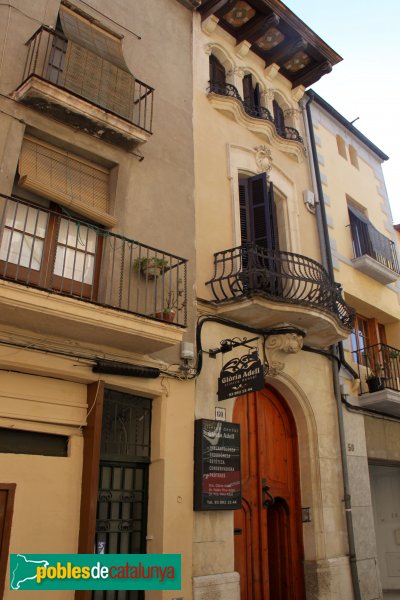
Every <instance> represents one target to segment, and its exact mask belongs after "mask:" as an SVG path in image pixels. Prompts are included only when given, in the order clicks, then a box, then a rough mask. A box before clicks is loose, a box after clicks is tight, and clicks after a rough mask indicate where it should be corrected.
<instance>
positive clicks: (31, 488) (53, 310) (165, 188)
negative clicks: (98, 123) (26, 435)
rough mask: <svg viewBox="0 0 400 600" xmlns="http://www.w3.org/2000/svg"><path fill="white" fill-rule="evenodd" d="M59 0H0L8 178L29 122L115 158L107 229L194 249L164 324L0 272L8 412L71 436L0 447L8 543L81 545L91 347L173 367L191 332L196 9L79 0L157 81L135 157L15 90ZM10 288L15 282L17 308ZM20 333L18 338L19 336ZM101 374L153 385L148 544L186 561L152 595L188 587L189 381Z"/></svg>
mask: <svg viewBox="0 0 400 600" xmlns="http://www.w3.org/2000/svg"><path fill="white" fill-rule="evenodd" d="M59 4H60V3H59V1H58V0H50V1H49V2H47V1H44V0H39V1H38V2H35V3H32V2H29V1H28V0H23V1H22V2H21V3H20V4H19V5H18V10H17V9H16V8H14V7H11V6H10V7H0V23H1V25H0V49H1V56H2V59H1V60H0V92H1V94H2V96H1V98H0V109H1V111H0V112H1V114H0V160H1V169H0V192H1V193H5V194H10V193H11V191H12V187H13V182H14V177H15V174H16V170H17V164H18V158H19V153H20V148H21V143H22V139H23V136H24V134H25V133H26V132H30V133H32V134H34V135H39V136H40V137H42V138H44V139H46V140H47V141H49V142H50V143H55V144H58V145H60V146H62V147H63V148H65V149H67V150H70V151H73V152H76V153H78V154H81V155H82V156H84V157H85V158H88V159H90V160H93V161H95V162H96V161H97V162H99V163H100V164H102V165H104V166H106V167H108V168H110V169H111V170H112V184H111V205H112V211H113V213H114V216H115V217H116V219H117V225H116V226H115V227H114V228H113V231H114V232H115V233H118V234H122V235H124V236H126V237H128V238H131V239H134V240H138V241H139V242H142V243H145V244H148V245H151V246H152V247H155V248H159V249H161V250H164V251H165V252H168V253H173V254H176V255H178V256H181V257H183V258H186V259H188V260H189V269H188V279H187V289H188V304H187V307H188V313H189V318H188V323H189V327H188V328H187V329H186V330H182V329H179V328H178V327H176V326H174V325H167V324H165V323H161V324H159V325H158V326H157V323H156V322H154V321H146V320H144V319H141V317H140V316H139V317H138V316H137V315H133V316H130V315H129V314H126V313H119V312H118V311H112V310H110V309H105V308H99V307H96V306H95V305H89V304H87V303H79V302H78V301H77V300H71V299H65V298H61V297H55V296H52V295H51V294H47V293H44V292H40V291H38V290H32V289H28V288H25V287H24V286H18V285H16V284H5V285H3V287H2V290H1V291H0V294H1V296H2V300H1V303H2V306H4V307H7V311H11V312H8V313H7V315H8V316H7V319H5V318H3V319H0V321H1V325H0V341H3V342H10V344H11V346H10V347H7V346H1V350H0V378H1V382H2V388H1V389H2V391H1V394H0V422H1V426H4V427H13V426H15V427H21V428H23V429H29V430H32V431H35V430H38V431H52V432H61V433H63V432H64V433H65V434H66V435H69V436H70V454H69V456H68V458H54V457H39V456H26V455H20V456H14V455H8V454H7V455H0V466H1V472H2V474H3V475H2V476H1V481H10V482H14V481H15V482H17V492H16V502H15V512H14V518H13V524H12V534H11V551H12V552H18V551H21V552H23V551H24V552H58V551H60V552H61V551H63V552H76V550H77V540H78V530H79V518H80V486H81V469H82V448H83V438H82V432H81V430H80V426H83V427H84V426H85V415H86V411H87V406H86V386H87V385H88V384H89V383H92V382H93V381H95V380H96V379H97V375H95V374H93V373H92V364H93V360H91V359H93V357H96V356H99V357H106V358H109V359H112V360H117V361H122V362H124V361H125V362H129V363H134V364H139V365H147V366H154V367H157V366H158V367H160V366H161V367H162V368H164V369H166V370H168V369H170V368H171V363H173V364H174V365H176V364H179V360H180V352H179V350H180V346H179V342H180V340H181V339H182V338H183V337H184V338H185V339H186V340H189V341H193V327H192V324H193V323H194V320H193V317H192V315H193V292H192V289H193V281H194V269H195V254H194V247H195V246H194V237H195V236H194V198H193V190H194V166H193V134H192V104H193V103H192V96H193V90H192V85H191V82H192V68H193V65H192V24H191V21H192V14H191V11H189V10H188V9H187V8H185V7H184V6H183V5H182V4H180V3H179V2H177V1H176V0H141V1H140V2H134V3H131V4H130V5H129V7H127V6H126V5H125V4H124V5H123V4H121V3H112V4H110V3H109V2H107V1H106V0H96V1H95V2H92V3H91V7H89V6H88V5H87V4H86V3H80V2H79V0H77V2H76V5H77V6H79V7H80V8H81V9H82V10H83V11H84V12H89V13H90V12H92V14H93V15H95V16H96V18H98V20H99V21H102V22H103V23H105V24H106V25H108V26H109V27H110V28H111V29H113V30H115V31H117V32H118V33H121V34H122V35H123V36H124V39H123V42H122V45H123V52H124V57H125V60H126V63H127V65H128V66H129V68H130V69H131V71H132V73H133V74H134V75H135V77H137V78H138V79H139V80H141V81H143V82H145V83H146V84H147V85H150V86H152V87H154V88H155V93H154V119H153V135H152V136H151V137H150V139H149V141H148V142H147V143H146V144H144V145H142V146H141V147H140V149H138V150H139V152H140V154H141V155H142V156H144V160H142V161H139V160H138V157H137V156H135V155H134V153H132V152H127V151H125V150H124V149H122V148H120V147H118V146H113V145H111V144H108V143H105V142H103V141H101V140H100V139H96V138H95V137H93V136H91V135H88V134H86V133H85V132H82V131H78V130H76V129H75V128H72V127H70V126H68V125H66V124H64V123H61V122H58V121H56V120H54V119H51V118H48V116H47V115H46V114H45V113H40V112H37V111H35V110H33V109H30V108H28V107H26V106H23V105H21V104H18V103H16V102H15V101H13V100H12V99H11V98H8V97H7V96H8V95H9V94H10V93H11V92H13V91H14V90H15V89H16V88H17V86H18V85H19V84H20V83H21V81H22V74H23V69H24V65H25V59H26V53H27V48H26V46H25V42H26V41H27V40H28V39H29V38H30V36H31V35H32V34H33V33H34V32H35V31H36V30H37V28H38V27H39V26H40V24H41V23H44V24H46V25H48V26H51V27H54V26H55V23H56V19H57V13H58V9H59ZM135 34H137V35H135ZM137 36H140V38H141V39H138V37H137ZM177 57H178V58H179V59H178V58H177ZM139 156H140V155H139ZM177 223H179V227H177V226H176V224H177ZM171 232H173V235H171ZM2 283H4V282H2ZM16 288H17V289H16ZM24 292H25V293H24ZM9 293H11V294H16V295H15V296H14V300H15V307H17V308H16V310H13V307H12V300H11V298H9V296H8V294H9ZM66 300H67V303H65V301H66ZM68 300H69V302H68ZM15 307H14V308H15ZM5 312H6V310H4V311H3V314H5ZM12 314H13V315H14V316H12ZM130 334H132V337H130ZM160 341H161V344H160ZM148 342H149V343H150V345H148ZM13 343H18V344H21V347H18V348H14V346H13V345H12V344H13ZM33 346H37V347H40V349H41V351H40V352H39V351H37V350H34V349H33ZM162 347H169V350H167V351H163V352H162V353H161V354H158V353H157V354H155V355H154V358H149V356H147V354H148V352H147V348H151V349H152V351H154V350H153V349H154V348H162ZM46 350H48V352H46ZM57 350H59V351H60V353H61V354H57V353H56V351H57ZM77 355H80V356H85V357H88V360H85V359H82V358H77ZM161 359H162V361H161ZM160 361H161V362H160ZM164 361H165V362H164ZM2 369H6V370H7V371H15V372H16V373H15V374H13V373H11V374H10V373H8V372H7V373H6V372H5V371H3V370H2ZM172 369H173V370H176V367H173V368H172ZM103 379H104V380H105V383H106V386H111V387H113V388H114V389H118V390H120V391H122V392H126V393H132V394H138V395H145V396H147V397H150V398H152V399H153V415H152V416H153V421H152V457H151V459H152V463H151V466H150V483H149V511H148V534H149V535H148V537H149V539H148V548H147V550H148V552H175V553H182V556H183V561H182V568H183V571H182V591H181V592H179V591H176V592H150V593H147V594H146V597H148V598H149V600H152V599H154V600H161V599H163V600H167V599H170V598H173V597H177V596H184V597H185V598H189V596H190V594H191V571H192V559H191V556H192V528H193V517H192V486H193V482H192V460H193V413H194V386H193V383H190V382H186V381H180V380H176V379H171V378H168V377H167V376H163V377H160V378H158V379H156V380H144V379H140V378H133V377H113V376H104V378H103ZM29 506H32V509H33V512H35V515H36V517H37V518H36V519H35V520H34V521H33V520H32V519H30V516H31V513H30V511H28V510H27V508H28V507H29ZM39 540H40V543H39ZM38 544H39V545H38ZM7 585H8V583H7ZM25 596H26V598H36V596H37V594H36V595H35V593H31V592H25ZM6 597H7V598H8V597H9V593H8V592H6ZM48 597H51V598H54V600H56V599H58V598H60V600H61V598H63V599H67V598H68V599H70V600H71V599H72V598H73V593H72V592H71V593H68V592H67V593H61V592H60V593H56V592H51V593H49V595H48Z"/></svg>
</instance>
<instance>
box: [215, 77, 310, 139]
mask: <svg viewBox="0 0 400 600" xmlns="http://www.w3.org/2000/svg"><path fill="white" fill-rule="evenodd" d="M208 91H209V93H212V94H218V95H220V96H227V97H230V98H235V99H236V100H238V101H239V102H240V103H241V105H242V106H243V109H244V111H245V113H246V114H247V115H248V116H249V117H253V118H255V119H262V120H264V121H268V122H270V123H274V119H273V117H272V115H271V113H270V111H269V110H268V109H267V108H265V107H263V106H255V105H251V104H249V103H247V102H244V101H243V100H242V98H241V96H240V94H239V92H238V90H237V88H236V87H235V86H234V85H231V84H230V83H216V82H212V81H210V86H209V88H208ZM274 125H275V131H276V133H277V134H278V135H279V136H280V137H281V138H283V139H285V140H292V141H295V142H299V143H300V144H303V143H304V142H303V138H302V137H301V135H300V134H299V132H298V131H297V129H295V128H294V127H286V126H279V127H277V126H276V124H275V123H274Z"/></svg>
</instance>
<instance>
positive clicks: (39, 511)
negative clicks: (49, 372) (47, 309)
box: [0, 347, 86, 600]
mask: <svg viewBox="0 0 400 600" xmlns="http://www.w3.org/2000/svg"><path fill="white" fill-rule="evenodd" d="M5 351H7V350H5V349H4V348H3V347H2V349H1V353H4V352H5ZM7 352H8V354H11V352H10V350H8V351H7ZM14 352H15V351H14ZM16 352H18V351H16ZM49 362H50V361H49ZM0 389H1V392H0V405H1V415H0V426H1V427H5V428H15V429H23V430H28V431H37V432H41V433H52V434H58V435H64V436H68V437H69V444H68V456H67V457H55V456H33V455H26V454H0V472H1V481H2V483H16V484H17V487H16V492H15V502H14V514H13V520H12V528H11V539H10V553H12V554H17V553H19V552H22V553H27V554H30V553H32V554H35V553H36V554H37V553H43V554H48V553H74V552H77V549H78V533H79V521H80V502H81V479H82V449H83V437H82V431H81V429H80V428H79V425H83V424H84V423H85V420H86V417H85V414H86V386H85V385H82V384H78V383H72V382H67V381H63V380H62V379H48V378H45V377H40V376H37V377H35V376H32V375H26V374H21V373H13V372H0ZM8 588H9V579H8V578H7V581H6V587H5V590H6V591H5V598H11V596H12V597H14V596H13V595H12V594H11V592H10V591H9V589H8ZM25 594H26V595H27V598H29V600H30V599H31V598H32V600H33V599H34V598H38V597H39V596H40V593H39V592H25ZM52 597H54V598H55V599H57V600H58V599H60V600H61V599H67V598H69V599H71V600H72V598H73V592H53V596H52Z"/></svg>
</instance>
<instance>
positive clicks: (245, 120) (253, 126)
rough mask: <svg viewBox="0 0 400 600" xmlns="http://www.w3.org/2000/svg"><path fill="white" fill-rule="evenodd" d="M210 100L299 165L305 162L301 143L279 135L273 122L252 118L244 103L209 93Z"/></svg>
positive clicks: (217, 107) (216, 106) (218, 108)
mask: <svg viewBox="0 0 400 600" xmlns="http://www.w3.org/2000/svg"><path fill="white" fill-rule="evenodd" d="M208 99H209V101H210V102H211V104H212V106H214V108H216V109H217V110H220V111H222V112H227V113H229V114H231V115H232V116H233V117H234V118H235V120H236V122H237V123H239V124H241V125H243V127H246V128H247V129H248V130H249V131H252V132H253V133H256V134H259V135H260V136H261V137H263V138H264V139H265V140H266V141H267V142H268V143H269V144H271V146H273V147H275V148H277V149H279V150H281V151H282V152H285V153H286V154H288V155H289V156H290V157H291V158H293V159H294V160H296V161H297V162H298V163H302V162H303V161H304V157H305V156H306V154H305V148H304V146H303V144H302V143H301V142H297V141H295V140H286V139H285V138H282V137H281V136H279V135H278V133H277V131H276V129H275V125H274V123H273V122H271V121H267V120H265V119H258V118H255V117H250V116H249V115H248V114H247V113H246V112H245V110H244V108H243V105H242V102H241V101H240V100H237V99H236V98H232V97H229V96H222V95H220V94H214V93H209V94H208Z"/></svg>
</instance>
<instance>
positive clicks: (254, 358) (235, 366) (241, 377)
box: [218, 350, 264, 400]
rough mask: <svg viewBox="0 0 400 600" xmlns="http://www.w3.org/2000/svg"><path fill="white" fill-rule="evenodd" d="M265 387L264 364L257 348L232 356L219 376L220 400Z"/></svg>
mask: <svg viewBox="0 0 400 600" xmlns="http://www.w3.org/2000/svg"><path fill="white" fill-rule="evenodd" d="M263 387H264V374H263V366H262V364H261V361H260V359H259V356H258V352H257V350H254V351H253V352H252V353H251V354H245V355H244V356H241V357H240V358H232V359H231V360H230V361H228V362H227V363H226V365H224V366H223V368H222V371H221V373H220V376H219V378H218V400H227V399H228V398H234V397H235V396H241V395H242V394H248V393H250V392H256V391H257V390H262V389H263Z"/></svg>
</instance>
